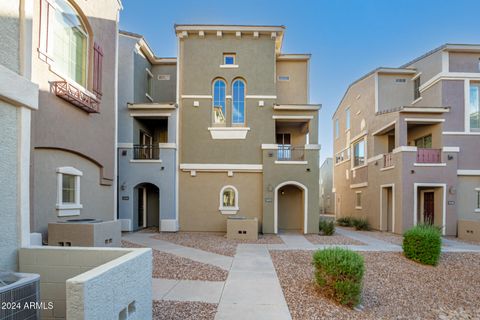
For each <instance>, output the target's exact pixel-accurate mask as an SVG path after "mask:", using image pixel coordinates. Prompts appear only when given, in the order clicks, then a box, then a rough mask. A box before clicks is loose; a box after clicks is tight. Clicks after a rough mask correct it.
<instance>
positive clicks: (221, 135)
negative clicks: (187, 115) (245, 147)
mask: <svg viewBox="0 0 480 320" xmlns="http://www.w3.org/2000/svg"><path fill="white" fill-rule="evenodd" d="M208 131H210V135H211V136H212V139H223V140H226V139H232V140H234V139H245V138H246V137H247V132H248V131H250V128H249V127H210V128H208Z"/></svg>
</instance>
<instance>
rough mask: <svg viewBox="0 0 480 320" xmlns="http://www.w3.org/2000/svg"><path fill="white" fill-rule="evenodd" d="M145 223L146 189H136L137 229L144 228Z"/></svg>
mask: <svg viewBox="0 0 480 320" xmlns="http://www.w3.org/2000/svg"><path fill="white" fill-rule="evenodd" d="M146 222H147V189H146V188H142V187H140V188H138V227H139V228H145V227H146Z"/></svg>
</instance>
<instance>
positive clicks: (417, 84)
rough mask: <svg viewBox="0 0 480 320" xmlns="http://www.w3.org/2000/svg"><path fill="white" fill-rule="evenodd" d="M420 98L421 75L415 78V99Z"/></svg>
mask: <svg viewBox="0 0 480 320" xmlns="http://www.w3.org/2000/svg"><path fill="white" fill-rule="evenodd" d="M418 98H420V77H416V78H415V80H413V100H417V99H418Z"/></svg>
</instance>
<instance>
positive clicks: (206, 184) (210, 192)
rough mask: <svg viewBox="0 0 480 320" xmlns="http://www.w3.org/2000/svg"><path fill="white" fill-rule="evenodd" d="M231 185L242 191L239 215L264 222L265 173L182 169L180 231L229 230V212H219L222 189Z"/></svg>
mask: <svg viewBox="0 0 480 320" xmlns="http://www.w3.org/2000/svg"><path fill="white" fill-rule="evenodd" d="M227 185H231V186H234V187H235V188H236V189H237V190H238V207H239V210H238V212H237V216H245V217H249V218H257V219H258V221H259V228H261V224H262V175H261V173H240V172H235V173H234V175H233V177H228V175H227V172H197V174H196V176H195V177H192V176H191V175H190V173H189V172H180V186H181V189H180V193H179V197H180V207H179V208H180V219H179V220H180V221H179V223H180V230H181V231H221V232H225V231H226V230H227V218H228V215H223V214H222V213H221V212H220V211H219V207H220V191H221V189H222V188H223V187H224V186H227Z"/></svg>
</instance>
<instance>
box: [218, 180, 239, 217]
mask: <svg viewBox="0 0 480 320" xmlns="http://www.w3.org/2000/svg"><path fill="white" fill-rule="evenodd" d="M219 210H220V212H221V213H222V214H236V213H237V211H238V210H239V208H238V191H237V189H236V188H235V187H234V186H225V187H223V188H222V189H221V190H220V207H219Z"/></svg>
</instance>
